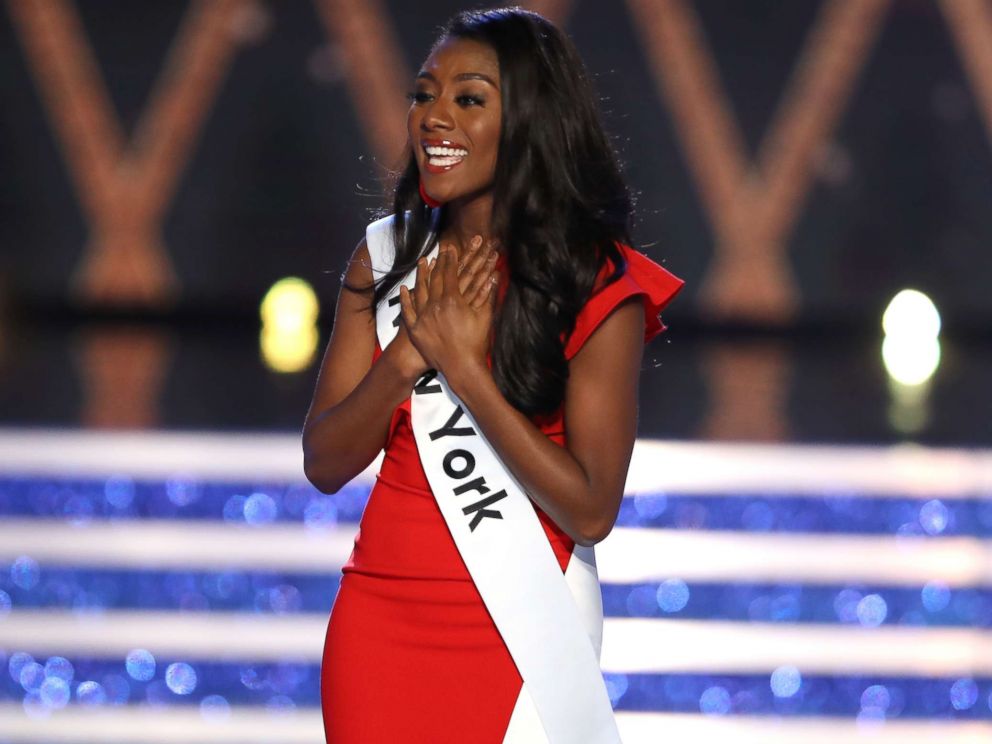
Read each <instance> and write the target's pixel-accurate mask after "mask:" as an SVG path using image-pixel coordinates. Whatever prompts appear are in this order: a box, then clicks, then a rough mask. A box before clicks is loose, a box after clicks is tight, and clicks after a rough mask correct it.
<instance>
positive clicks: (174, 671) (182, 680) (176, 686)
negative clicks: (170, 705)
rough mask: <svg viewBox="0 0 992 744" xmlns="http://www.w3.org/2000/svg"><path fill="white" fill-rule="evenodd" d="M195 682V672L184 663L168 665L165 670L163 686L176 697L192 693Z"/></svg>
mask: <svg viewBox="0 0 992 744" xmlns="http://www.w3.org/2000/svg"><path fill="white" fill-rule="evenodd" d="M196 682H197V679H196V670H195V669H193V667H191V666H190V665H189V664H187V663H185V662H181V661H179V662H175V663H173V664H169V666H167V667H166V669H165V684H166V685H167V686H168V687H169V689H170V690H172V691H173V692H174V693H176V694H177V695H189V694H190V693H192V692H193V690H195V689H196Z"/></svg>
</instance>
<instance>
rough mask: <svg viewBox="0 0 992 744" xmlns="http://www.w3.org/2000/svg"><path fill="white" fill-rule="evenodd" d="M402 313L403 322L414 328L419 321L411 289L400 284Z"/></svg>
mask: <svg viewBox="0 0 992 744" xmlns="http://www.w3.org/2000/svg"><path fill="white" fill-rule="evenodd" d="M400 314H401V315H402V316H403V323H404V324H406V327H407V328H412V327H413V326H414V324H416V322H417V311H416V310H415V309H414V307H413V299H412V298H411V296H410V290H409V289H408V288H407V287H406V286H404V285H400Z"/></svg>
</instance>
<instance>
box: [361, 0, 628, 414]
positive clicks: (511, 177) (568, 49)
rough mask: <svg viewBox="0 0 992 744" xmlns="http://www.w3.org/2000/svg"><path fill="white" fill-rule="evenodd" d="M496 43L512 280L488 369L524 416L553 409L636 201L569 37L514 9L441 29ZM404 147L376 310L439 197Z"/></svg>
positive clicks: (428, 233)
mask: <svg viewBox="0 0 992 744" xmlns="http://www.w3.org/2000/svg"><path fill="white" fill-rule="evenodd" d="M452 38H456V39H470V40H472V41H476V42H480V43H483V44H486V45H488V46H489V47H490V48H492V49H493V50H494V51H495V52H496V55H497V57H498V60H499V73H500V89H501V96H502V119H501V121H502V126H501V129H502V131H501V132H500V140H499V151H498V157H497V163H496V173H495V180H494V184H493V214H492V235H493V237H494V238H496V239H498V240H499V241H500V242H501V244H502V246H503V247H504V250H505V251H506V260H507V264H508V266H509V269H510V281H509V285H508V286H507V288H506V296H505V298H504V300H503V303H502V305H501V307H500V309H499V311H498V313H497V314H496V317H495V318H494V339H493V349H492V362H493V375H494V378H495V381H496V384H497V386H498V387H499V389H500V391H501V392H502V393H503V395H504V396H505V397H506V399H507V400H508V401H509V402H510V403H511V404H512V405H513V406H514V407H515V408H517V409H518V410H519V411H521V412H522V413H524V414H525V415H527V416H530V417H536V416H541V415H547V414H550V413H553V412H554V411H556V410H557V409H558V408H559V407H560V406H561V404H562V402H563V400H564V396H565V382H566V380H567V379H568V362H567V361H566V359H565V353H564V351H565V347H564V343H563V341H562V339H567V338H568V336H569V335H570V334H571V333H572V331H573V330H574V327H575V321H576V316H577V315H578V313H579V310H580V309H581V308H582V306H583V305H584V304H585V302H586V300H587V299H588V298H589V296H590V294H591V292H592V289H593V285H594V282H595V280H596V276H597V274H598V272H599V271H600V269H601V267H602V266H603V265H604V263H605V260H606V258H607V257H609V258H610V260H611V261H612V262H613V264H614V267H615V270H614V271H613V273H612V274H611V275H610V277H609V281H615V280H617V279H619V278H620V277H621V276H622V275H623V273H624V272H625V271H626V262H625V261H624V259H623V256H622V255H621V253H620V251H619V250H618V248H617V246H616V244H615V243H616V241H620V242H623V243H628V244H629V243H630V236H629V224H630V218H631V212H632V200H631V196H630V193H629V191H628V189H627V186H626V184H625V183H624V181H623V178H622V176H621V173H620V167H619V164H618V161H617V157H616V154H615V153H614V150H613V148H612V147H611V145H610V141H609V138H608V137H607V135H606V133H605V131H604V130H603V126H602V123H601V121H600V116H599V111H598V108H597V103H596V96H595V94H594V92H593V87H592V85H591V84H590V81H589V79H588V76H587V74H586V71H585V66H584V65H583V64H582V60H581V59H580V57H579V55H578V52H577V51H576V49H575V47H574V45H573V44H572V42H571V41H570V40H569V39H568V37H567V36H565V35H564V34H563V33H562V32H561V31H559V30H558V29H557V28H556V27H555V26H554V25H553V24H551V23H550V22H549V21H547V20H546V19H545V18H543V17H542V16H540V15H538V14H536V13H532V12H529V11H526V10H522V9H520V8H516V7H513V8H497V9H491V10H471V11H464V12H461V13H458V14H457V15H455V16H454V17H453V18H452V19H451V20H450V21H449V22H448V24H447V26H446V27H445V28H444V30H443V32H442V34H441V36H440V37H439V39H438V41H437V42H435V45H434V48H435V49H436V48H437V46H438V45H440V44H441V43H443V42H444V41H446V40H448V39H452ZM419 184H420V175H419V172H418V170H417V161H416V159H415V156H414V154H413V152H412V151H410V152H409V155H408V159H407V163H406V166H405V169H404V170H403V171H402V173H400V174H399V176H398V178H397V180H396V184H395V190H394V194H393V214H394V215H395V217H394V222H393V231H394V232H393V239H394V242H395V245H396V260H395V263H394V265H393V268H392V270H391V271H389V272H387V273H385V274H383V275H382V276H381V277H380V278H379V279H378V280H377V281H376V287H375V292H374V293H373V298H372V306H373V309H375V308H376V307H378V305H379V303H380V302H382V301H383V299H384V298H385V296H386V294H387V293H388V292H389V290H390V289H391V288H392V287H394V286H395V285H396V283H397V282H398V281H400V280H401V279H402V278H403V277H404V276H405V275H406V274H407V273H408V272H409V271H410V270H411V269H412V268H413V267H414V266H415V265H416V262H417V259H418V258H419V257H420V256H421V255H423V254H424V253H426V252H428V251H429V250H430V248H431V247H432V246H433V243H434V238H435V237H436V235H438V234H440V232H441V231H443V230H444V227H445V219H446V215H445V211H446V210H445V208H444V207H443V206H442V207H440V208H438V209H436V210H432V209H431V208H430V207H428V206H427V205H426V204H425V203H424V201H423V199H422V198H421V196H420V191H419Z"/></svg>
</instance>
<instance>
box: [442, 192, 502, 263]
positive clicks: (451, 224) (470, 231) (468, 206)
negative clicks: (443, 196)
mask: <svg viewBox="0 0 992 744" xmlns="http://www.w3.org/2000/svg"><path fill="white" fill-rule="evenodd" d="M492 213H493V198H492V193H491V192H490V193H487V194H484V195H482V196H477V197H475V198H473V199H470V200H464V201H463V200H461V199H456V200H454V201H451V202H448V204H447V220H446V222H447V225H446V226H445V227H444V229H443V230H442V240H443V241H448V242H452V243H454V244H455V245H457V246H458V251H459V253H461V252H462V251H463V250H465V249H467V248H468V246H469V243H470V242H471V241H472V238H474V237H475V236H476V235H481V236H482V240H483V244H485V243H486V242H488V240H489V238H490V237H491V236H492Z"/></svg>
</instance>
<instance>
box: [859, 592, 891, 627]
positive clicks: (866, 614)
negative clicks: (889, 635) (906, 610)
mask: <svg viewBox="0 0 992 744" xmlns="http://www.w3.org/2000/svg"><path fill="white" fill-rule="evenodd" d="M857 612H858V622H859V623H861V625H863V626H865V627H866V628H875V627H878V626H879V625H881V624H882V623H884V622H885V618H886V616H887V615H888V612H889V607H888V605H887V604H886V602H885V600H884V599H883V598H882V596H881V595H879V594H868V595H866V596H864V597H863V598H862V599H861V601H860V602H858V610H857Z"/></svg>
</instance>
